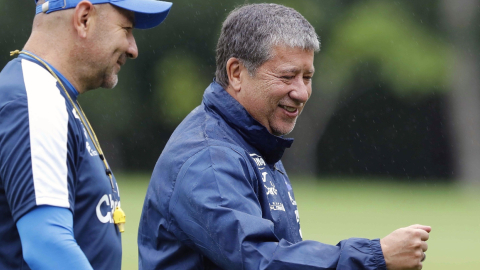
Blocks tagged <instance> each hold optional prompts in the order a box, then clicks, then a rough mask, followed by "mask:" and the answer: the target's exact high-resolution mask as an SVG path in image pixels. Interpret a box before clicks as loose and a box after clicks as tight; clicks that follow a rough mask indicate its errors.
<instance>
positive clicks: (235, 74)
mask: <svg viewBox="0 0 480 270" xmlns="http://www.w3.org/2000/svg"><path fill="white" fill-rule="evenodd" d="M225 68H226V69H227V75H228V82H229V86H230V87H232V89H233V90H234V91H235V92H238V91H240V89H241V83H242V79H241V73H242V71H243V70H244V69H245V67H244V66H243V64H242V63H241V62H240V60H238V58H235V57H232V58H230V59H228V61H227V65H226V67H225Z"/></svg>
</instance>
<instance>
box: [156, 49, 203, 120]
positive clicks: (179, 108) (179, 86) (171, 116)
mask: <svg viewBox="0 0 480 270" xmlns="http://www.w3.org/2000/svg"><path fill="white" fill-rule="evenodd" d="M155 74H156V77H155V84H154V85H155V88H154V91H155V99H154V100H155V104H156V108H158V109H159V112H158V113H159V114H158V115H160V116H161V118H162V119H163V120H167V122H170V123H171V124H174V125H176V124H178V123H180V121H181V120H182V119H183V118H184V117H185V116H186V115H187V114H188V113H189V112H190V111H191V110H192V109H193V108H195V107H196V106H198V105H199V104H200V102H201V100H202V95H203V91H204V90H205V88H206V87H207V86H208V82H209V81H210V80H211V79H212V78H211V77H212V76H209V75H208V74H204V72H203V71H202V70H200V64H199V61H198V60H197V59H196V57H195V56H194V55H190V54H189V53H186V52H182V51H178V50H177V51H170V52H168V53H166V54H165V57H164V58H163V59H162V60H161V61H160V62H158V64H157V65H156V67H155Z"/></svg>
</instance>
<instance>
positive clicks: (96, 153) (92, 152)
mask: <svg viewBox="0 0 480 270" xmlns="http://www.w3.org/2000/svg"><path fill="white" fill-rule="evenodd" d="M86 147H87V151H88V153H89V154H90V156H92V157H93V156H98V152H97V151H95V150H93V149H92V147H91V146H90V144H89V143H88V142H86Z"/></svg>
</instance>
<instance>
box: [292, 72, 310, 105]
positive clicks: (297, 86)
mask: <svg viewBox="0 0 480 270" xmlns="http://www.w3.org/2000/svg"><path fill="white" fill-rule="evenodd" d="M311 93H312V83H311V80H305V79H304V78H303V77H300V78H298V79H296V80H295V82H294V83H293V90H292V91H290V93H289V95H290V98H291V99H293V100H296V101H298V102H300V103H305V102H307V100H308V99H309V98H310V94H311Z"/></svg>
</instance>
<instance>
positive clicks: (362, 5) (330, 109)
mask: <svg viewBox="0 0 480 270" xmlns="http://www.w3.org/2000/svg"><path fill="white" fill-rule="evenodd" d="M330 35H331V39H330V41H329V42H328V43H326V44H325V43H324V44H323V48H322V52H321V53H320V55H318V56H317V58H316V65H315V66H316V68H317V72H316V73H317V74H319V76H316V79H315V81H314V91H313V94H312V97H311V99H310V101H309V104H308V106H307V107H306V109H305V111H304V112H303V114H302V116H301V117H300V118H299V121H298V123H299V124H298V125H297V127H296V129H295V130H294V132H293V134H292V135H293V136H294V137H295V138H296V139H297V140H299V141H300V142H299V143H297V144H295V147H294V149H293V151H290V153H288V152H287V156H286V158H287V160H288V163H289V164H290V166H289V168H288V169H289V170H290V171H293V172H296V173H302V174H315V173H316V172H317V169H316V166H317V163H316V161H317V158H316V149H317V143H318V139H319V138H320V137H321V136H322V134H323V132H324V130H325V127H326V125H327V123H328V121H329V120H330V119H331V117H332V114H333V113H334V112H335V109H336V108H337V105H338V102H339V100H340V99H341V97H342V96H345V95H347V94H348V93H347V91H346V90H348V89H356V88H355V86H354V84H356V83H357V82H356V81H355V80H354V78H355V75H356V74H358V73H359V70H360V71H361V70H363V69H366V68H368V69H370V70H373V72H371V75H369V76H370V77H369V78H368V79H367V80H372V81H377V82H378V83H381V84H385V85H388V86H389V87H388V89H391V90H393V91H394V93H396V94H397V95H398V96H400V97H402V98H410V99H412V98H413V99H417V98H421V97H422V96H429V95H431V94H432V93H434V92H437V91H445V90H446V87H445V83H446V74H447V69H446V67H447V63H448V60H449V57H450V56H449V55H450V51H449V49H448V47H447V46H446V44H445V42H444V41H442V40H441V39H440V38H438V37H436V36H435V35H432V34H431V33H429V29H428V28H426V27H421V26H419V25H418V23H415V22H414V21H413V19H412V17H411V16H409V15H408V14H407V12H406V11H405V8H404V7H403V5H402V4H401V3H399V2H385V1H361V2H358V3H355V4H353V5H352V6H350V7H349V11H348V12H346V13H345V14H344V16H343V17H342V18H341V19H339V20H338V23H337V24H336V25H335V26H333V30H332V32H331V33H330ZM362 74H363V75H365V73H362ZM356 90H358V89H356Z"/></svg>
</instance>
